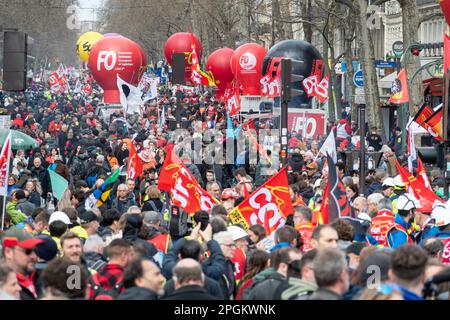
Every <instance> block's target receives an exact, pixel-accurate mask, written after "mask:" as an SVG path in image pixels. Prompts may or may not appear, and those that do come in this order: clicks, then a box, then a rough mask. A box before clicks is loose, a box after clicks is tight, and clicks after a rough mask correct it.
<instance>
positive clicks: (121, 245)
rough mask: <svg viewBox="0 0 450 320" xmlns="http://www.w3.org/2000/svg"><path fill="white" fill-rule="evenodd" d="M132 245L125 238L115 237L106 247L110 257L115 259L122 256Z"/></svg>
mask: <svg viewBox="0 0 450 320" xmlns="http://www.w3.org/2000/svg"><path fill="white" fill-rule="evenodd" d="M131 248H132V245H131V243H130V242H129V241H127V240H125V239H114V240H113V241H111V243H110V244H109V246H108V247H107V248H106V254H107V256H108V258H109V259H110V260H111V259H114V258H118V257H120V256H121V255H122V254H124V253H126V252H128V251H129V250H131Z"/></svg>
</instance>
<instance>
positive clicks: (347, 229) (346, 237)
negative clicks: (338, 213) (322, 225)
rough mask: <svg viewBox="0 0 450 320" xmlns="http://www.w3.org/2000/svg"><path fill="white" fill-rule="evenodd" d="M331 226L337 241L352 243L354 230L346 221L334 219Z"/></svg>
mask: <svg viewBox="0 0 450 320" xmlns="http://www.w3.org/2000/svg"><path fill="white" fill-rule="evenodd" d="M331 226H332V227H333V228H334V229H335V230H336V232H337V234H338V239H339V240H341V241H350V242H351V241H353V239H354V237H355V228H353V226H352V224H351V223H350V222H349V221H348V220H346V219H336V220H334V221H333V222H332V223H331Z"/></svg>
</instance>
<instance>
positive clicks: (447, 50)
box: [444, 1, 450, 74]
mask: <svg viewBox="0 0 450 320" xmlns="http://www.w3.org/2000/svg"><path fill="white" fill-rule="evenodd" d="M447 3H449V1H447ZM449 9H450V8H449ZM449 11H450V10H449ZM449 68H450V36H449V35H448V34H447V32H444V74H446V73H447V70H448V69H449Z"/></svg>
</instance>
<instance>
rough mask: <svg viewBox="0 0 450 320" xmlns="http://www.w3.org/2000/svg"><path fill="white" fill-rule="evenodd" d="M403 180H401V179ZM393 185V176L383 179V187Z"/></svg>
mask: <svg viewBox="0 0 450 320" xmlns="http://www.w3.org/2000/svg"><path fill="white" fill-rule="evenodd" d="M402 182H403V181H402ZM384 186H386V187H395V182H394V179H393V178H386V179H384V181H383V187H384Z"/></svg>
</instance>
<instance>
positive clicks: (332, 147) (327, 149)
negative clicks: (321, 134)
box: [319, 131, 337, 163]
mask: <svg viewBox="0 0 450 320" xmlns="http://www.w3.org/2000/svg"><path fill="white" fill-rule="evenodd" d="M319 153H322V154H323V155H324V156H326V155H329V156H330V157H331V159H333V161H334V163H337V152H336V139H335V138H334V132H333V131H331V132H330V134H329V135H328V137H327V139H326V140H325V142H324V143H323V145H322V147H321V148H320V150H319Z"/></svg>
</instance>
